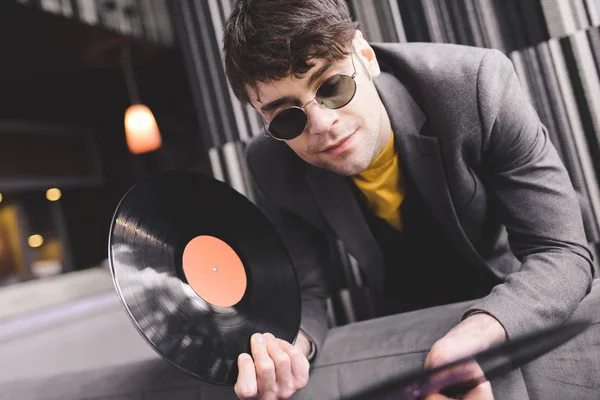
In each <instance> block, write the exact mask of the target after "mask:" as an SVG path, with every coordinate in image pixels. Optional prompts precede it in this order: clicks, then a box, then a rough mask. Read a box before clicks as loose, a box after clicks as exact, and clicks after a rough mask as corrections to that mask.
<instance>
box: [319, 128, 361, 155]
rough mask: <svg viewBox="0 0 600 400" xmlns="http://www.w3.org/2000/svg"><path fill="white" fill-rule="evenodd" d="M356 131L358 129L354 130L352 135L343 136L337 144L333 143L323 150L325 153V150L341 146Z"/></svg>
mask: <svg viewBox="0 0 600 400" xmlns="http://www.w3.org/2000/svg"><path fill="white" fill-rule="evenodd" d="M355 132H356V131H354V132H352V133H351V134H350V135H348V136H346V137H345V138H343V139H342V140H340V141H339V142H337V143H335V144H332V145H330V146H327V147H325V148H324V149H323V150H322V152H323V153H325V152H327V151H329V150H333V149H335V148H336V147H338V146H341V145H342V144H344V142H345V141H346V140H348V139H350V138H351V137H352V135H354V133H355Z"/></svg>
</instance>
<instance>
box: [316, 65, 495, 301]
mask: <svg viewBox="0 0 600 400" xmlns="http://www.w3.org/2000/svg"><path fill="white" fill-rule="evenodd" d="M375 86H376V88H377V90H378V92H379V95H380V96H381V99H382V101H383V104H384V105H385V108H386V110H387V112H388V115H389V118H390V122H391V125H392V129H393V131H394V135H395V143H396V148H397V151H398V156H399V160H400V164H401V165H402V169H403V170H404V173H406V174H408V175H409V176H410V177H411V178H412V180H413V181H414V183H415V185H416V187H417V189H418V190H419V192H420V194H421V196H422V198H423V199H424V201H425V202H426V203H427V206H428V207H429V208H430V210H431V212H432V213H433V214H434V216H435V217H436V218H437V219H438V221H439V222H440V223H441V225H442V226H443V227H444V229H445V231H446V233H447V235H448V237H450V238H451V240H453V241H454V244H455V245H456V246H457V247H458V248H459V249H460V250H461V251H462V252H463V253H464V254H465V256H466V257H467V258H469V259H470V260H471V262H473V263H474V264H475V265H480V266H481V265H484V262H483V260H482V259H481V257H480V256H479V255H478V254H477V252H476V251H475V249H474V248H473V246H472V245H471V243H470V242H469V239H468V238H467V236H466V235H465V233H464V231H463V229H462V228H461V226H460V223H459V221H458V217H457V215H456V211H455V209H454V206H453V204H452V199H451V197H450V191H449V188H448V182H447V180H446V172H445V169H444V166H443V164H442V157H441V152H440V148H439V143H438V139H437V138H436V137H434V136H428V135H427V120H426V117H425V114H424V113H423V111H422V110H421V109H420V108H419V107H418V105H417V104H416V103H415V101H414V100H413V98H412V97H411V95H410V94H409V93H408V91H407V90H406V88H405V87H404V86H403V85H402V84H401V83H400V82H399V81H398V80H397V79H396V78H395V77H394V76H392V75H390V74H388V73H382V74H381V75H380V76H379V77H378V78H377V79H376V80H375ZM306 179H307V181H308V184H309V186H310V188H311V190H312V193H313V196H314V198H315V199H316V201H317V203H318V204H319V206H320V207H321V209H322V211H323V214H324V215H325V218H326V219H327V221H328V223H329V225H330V226H331V228H332V229H333V230H334V232H335V234H336V235H337V237H338V238H339V239H340V240H341V241H342V242H343V243H344V244H345V246H346V248H347V251H348V253H350V254H352V255H353V256H354V258H356V260H357V261H358V264H359V266H360V267H361V269H362V270H363V272H364V273H365V275H366V276H367V278H368V279H369V281H370V282H371V283H372V285H373V286H375V287H376V288H377V289H379V290H380V291H381V290H382V288H383V279H384V274H383V271H384V260H383V254H382V252H381V249H380V248H379V246H378V245H377V242H376V241H375V238H374V237H373V236H372V234H371V231H370V229H369V226H368V224H367V221H366V220H365V218H364V216H363V214H362V212H361V210H360V206H359V205H358V203H357V201H356V199H355V197H354V194H353V192H352V188H351V187H350V184H351V183H350V181H349V179H348V178H346V177H343V176H340V175H337V174H335V173H333V172H330V171H326V170H324V169H320V168H316V167H312V166H310V167H309V170H308V173H307V175H306Z"/></svg>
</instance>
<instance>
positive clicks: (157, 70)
mask: <svg viewBox="0 0 600 400" xmlns="http://www.w3.org/2000/svg"><path fill="white" fill-rule="evenodd" d="M233 3H234V1H233V0H168V1H167V0H96V1H95V0H2V1H0V60H1V62H0V88H1V89H0V193H1V194H2V198H1V199H2V203H0V282H3V284H5V285H8V284H10V283H14V282H22V281H26V280H31V279H39V278H40V277H44V276H47V275H48V274H54V273H64V272H69V271H76V270H84V269H86V268H90V267H94V266H97V265H99V264H101V263H102V262H103V261H104V260H105V259H106V255H107V254H106V247H107V236H108V228H109V224H110V219H111V217H112V213H113V211H114V209H115V207H116V205H117V203H118V200H119V199H120V198H121V196H122V195H123V194H124V193H125V191H126V190H127V189H128V188H129V187H130V186H131V185H132V184H134V183H135V182H137V181H138V180H139V179H141V178H142V177H144V176H146V175H147V174H149V173H153V172H158V171H161V170H167V169H175V168H178V169H179V168H181V169H190V170H194V171H199V172H204V173H207V174H210V175H212V176H214V177H215V178H217V179H219V180H222V181H224V182H227V183H228V184H230V185H231V186H232V187H233V188H234V189H236V190H238V191H239V192H241V193H243V194H244V195H246V196H247V197H248V198H250V199H251V200H252V201H254V196H253V189H252V186H251V184H250V182H249V179H248V176H247V171H246V168H245V160H244V155H243V152H244V149H245V146H246V144H247V143H248V140H250V139H251V138H252V137H253V136H255V135H260V134H263V131H262V127H261V124H262V121H261V118H260V117H259V115H258V114H257V113H256V112H255V111H254V110H252V109H251V108H249V107H247V106H244V105H241V104H240V103H239V102H238V101H237V100H236V99H235V98H234V97H233V95H232V92H231V90H230V88H229V86H228V84H227V81H226V79H225V73H224V69H223V62H222V58H221V46H222V32H221V31H222V28H223V24H224V21H225V19H226V17H227V15H228V14H229V12H230V11H231V9H232V5H233ZM348 4H349V6H350V9H351V11H352V14H353V17H354V18H355V19H356V20H357V21H358V22H359V23H360V29H361V30H362V31H363V33H364V34H365V37H366V39H367V40H369V41H372V42H416V41H424V42H446V43H457V44H465V45H472V46H479V47H487V48H495V49H498V50H500V51H502V52H504V53H505V54H506V55H507V56H508V57H510V59H511V60H512V61H513V63H514V65H515V69H516V71H517V74H518V75H519V78H520V79H521V82H522V84H523V87H524V88H525V89H526V92H527V94H528V95H529V96H530V99H531V101H532V103H533V104H534V106H535V107H536V109H537V111H538V113H539V115H540V117H541V119H542V121H543V122H544V123H545V124H546V125H547V127H548V129H549V132H550V133H551V135H552V141H553V143H554V144H555V146H556V147H557V149H558V151H559V154H560V156H561V158H562V159H563V161H564V162H565V164H566V166H567V169H568V171H569V174H570V176H571V179H572V181H573V184H574V186H575V188H576V189H577V191H578V192H579V193H580V194H581V202H582V204H583V205H584V212H585V227H586V234H587V236H588V240H589V241H590V243H591V244H592V246H593V248H594V251H596V250H597V244H598V242H599V241H600V189H599V180H598V171H599V166H600V73H599V71H600V31H599V29H600V28H599V25H600V0H525V1H523V0H348ZM124 49H127V51H128V52H127V53H125V52H124ZM124 54H125V55H129V56H130V57H129V58H126V57H125V56H124ZM136 102H141V103H143V104H144V105H146V106H148V107H149V109H150V110H151V111H152V113H153V115H154V117H155V118H156V122H157V126H158V129H159V131H160V137H161V140H162V142H161V145H160V147H159V148H158V149H156V150H153V151H151V152H149V153H144V154H134V153H133V152H132V151H131V148H129V147H128V145H127V141H126V135H125V130H124V123H123V121H124V115H125V112H126V110H127V108H128V107H129V106H130V105H132V104H133V103H136ZM49 189H59V190H60V198H59V199H58V200H57V199H56V192H52V193H53V195H52V193H51V194H50V195H48V193H47V191H48V190H49ZM49 198H52V199H54V201H51V200H49ZM332 245H333V248H334V249H336V251H335V252H334V253H333V254H332V263H333V268H332V269H330V270H329V273H328V278H329V283H330V285H331V288H332V290H333V292H334V293H335V295H334V296H332V298H331V299H330V300H329V301H330V304H329V305H330V323H331V324H332V325H336V324H344V323H347V322H352V321H356V320H360V319H363V318H368V317H369V316H370V315H371V313H372V309H371V308H370V307H371V304H370V300H369V299H370V297H369V294H368V293H367V292H366V291H365V290H364V289H363V288H362V285H361V281H360V279H359V274H358V272H357V266H356V262H355V260H353V259H352V257H350V256H348V255H347V254H346V253H345V251H344V248H343V246H342V245H341V244H340V243H332Z"/></svg>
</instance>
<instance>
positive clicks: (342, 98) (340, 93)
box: [317, 75, 356, 110]
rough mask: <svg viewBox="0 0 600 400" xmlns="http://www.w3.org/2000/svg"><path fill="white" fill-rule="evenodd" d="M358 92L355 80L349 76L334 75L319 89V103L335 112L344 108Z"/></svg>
mask: <svg viewBox="0 0 600 400" xmlns="http://www.w3.org/2000/svg"><path fill="white" fill-rule="evenodd" d="M355 91H356V83H355V82H354V79H352V78H351V77H349V76H347V75H334V76H332V77H331V78H329V79H328V80H326V81H325V82H323V84H322V85H321V87H319V90H318V91H317V101H318V102H319V103H320V104H322V105H323V106H325V107H327V108H331V109H333V110H335V109H336V108H341V107H344V106H345V105H346V104H348V103H349V102H350V100H352V98H353V97H354V93H355Z"/></svg>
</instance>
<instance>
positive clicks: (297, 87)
mask: <svg viewBox="0 0 600 400" xmlns="http://www.w3.org/2000/svg"><path fill="white" fill-rule="evenodd" d="M354 49H356V51H355V52H354V53H353V54H352V55H351V56H348V57H347V58H346V59H344V60H341V61H339V62H336V63H333V64H332V65H331V66H330V67H329V68H327V69H326V70H325V71H324V72H323V74H322V75H321V76H320V77H319V78H318V79H316V80H315V81H314V82H312V83H310V82H309V81H310V76H311V75H312V74H313V72H315V71H318V70H319V69H320V68H321V67H322V66H324V65H325V64H326V63H325V61H324V60H318V62H317V63H316V65H315V66H314V67H313V68H312V69H311V70H310V71H308V73H307V74H305V75H304V76H303V77H302V79H296V78H294V77H286V78H284V79H281V80H279V81H272V82H269V83H261V82H259V83H258V86H257V89H258V96H257V94H256V93H255V92H254V91H253V90H249V93H250V98H251V104H252V106H253V107H254V108H256V109H257V110H258V111H259V112H260V113H261V115H262V116H263V118H265V120H266V121H267V122H270V121H271V119H272V118H273V116H274V115H275V114H276V113H277V112H279V111H281V110H283V109H285V108H287V107H290V106H302V105H304V104H306V103H308V102H310V103H309V104H307V105H306V107H305V108H304V111H305V113H306V115H307V117H308V122H307V125H306V128H305V129H304V131H303V132H302V134H300V135H299V136H298V137H296V138H294V139H291V140H286V143H287V145H288V146H289V147H290V148H291V149H292V150H293V151H294V152H295V153H296V154H297V155H298V156H299V157H300V158H302V159H303V160H304V161H306V162H308V163H310V164H312V165H315V166H317V167H320V168H326V169H329V170H331V171H333V172H336V173H338V174H341V175H347V176H350V175H356V174H358V173H360V172H362V171H363V170H364V169H365V168H366V167H367V166H368V165H369V164H370V163H371V161H372V160H373V159H374V158H375V157H376V156H377V155H378V154H379V152H380V151H381V150H382V149H383V148H384V147H385V145H386V144H387V141H388V140H389V139H390V135H391V128H390V123H389V118H388V116H387V113H386V111H385V108H384V107H383V104H382V103H381V100H380V98H379V95H378V93H377V91H376V89H375V86H374V85H373V81H372V78H374V77H376V76H377V75H379V66H378V65H377V60H376V59H375V54H374V53H373V50H372V49H371V47H370V46H369V45H368V44H367V43H366V41H365V40H364V39H362V35H360V32H357V36H356V38H355V40H354ZM352 59H354V66H355V68H356V76H355V78H354V79H355V82H356V93H355V95H354V98H353V99H352V101H350V103H348V104H347V105H346V106H344V107H342V108H339V109H336V110H332V109H328V108H326V107H324V106H321V105H319V104H317V102H316V101H312V102H311V100H312V99H313V98H314V97H315V92H316V90H317V88H318V87H319V85H320V84H321V83H322V82H323V81H325V80H327V79H328V78H329V77H331V76H333V75H336V74H339V73H344V74H347V75H352V73H353V72H354V69H353V67H352V61H353V60H352ZM281 98H289V101H286V102H285V103H284V104H281V105H279V106H277V107H276V108H275V109H272V110H263V109H262V108H264V107H265V106H266V105H268V104H269V103H272V102H273V101H276V100H279V99H281ZM259 99H260V101H259ZM273 140H275V139H273Z"/></svg>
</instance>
